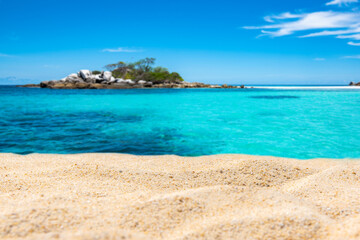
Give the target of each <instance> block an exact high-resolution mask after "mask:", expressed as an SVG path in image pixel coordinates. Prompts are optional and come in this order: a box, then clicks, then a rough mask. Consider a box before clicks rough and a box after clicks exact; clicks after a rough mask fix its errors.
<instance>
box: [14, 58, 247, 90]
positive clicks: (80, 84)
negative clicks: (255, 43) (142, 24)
mask: <svg viewBox="0 0 360 240" xmlns="http://www.w3.org/2000/svg"><path fill="white" fill-rule="evenodd" d="M155 60H156V59H155V58H145V59H141V60H139V61H137V62H134V63H125V62H123V61H120V62H118V63H114V64H108V65H106V66H105V68H106V69H107V71H97V70H95V71H90V70H80V71H79V72H78V73H72V74H70V75H68V76H67V77H65V78H63V79H61V80H52V81H43V82H41V83H40V84H27V85H20V86H19V87H41V88H51V89H134V88H245V86H244V85H242V86H231V85H227V84H223V85H211V84H205V83H198V82H194V83H189V82H185V81H184V79H183V78H182V77H181V76H180V74H179V73H177V72H169V70H168V69H167V68H164V67H153V65H154V64H155Z"/></svg>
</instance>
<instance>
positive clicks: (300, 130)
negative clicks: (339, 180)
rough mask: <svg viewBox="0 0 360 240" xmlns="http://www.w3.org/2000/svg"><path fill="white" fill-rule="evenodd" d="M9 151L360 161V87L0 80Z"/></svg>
mask: <svg viewBox="0 0 360 240" xmlns="http://www.w3.org/2000/svg"><path fill="white" fill-rule="evenodd" d="M0 114H1V117H0V152H12V153H19V154H28V153H84V152H118V153H130V154H138V155H162V154H176V155H181V156H199V155H210V154H223V153H241V154H253V155H272V156H280V157H292V158H300V159H309V158H360V89H359V90H356V89H312V90H304V89H294V90H291V89H132V90H51V89H36V88H34V89H32V88H16V87H13V86H0Z"/></svg>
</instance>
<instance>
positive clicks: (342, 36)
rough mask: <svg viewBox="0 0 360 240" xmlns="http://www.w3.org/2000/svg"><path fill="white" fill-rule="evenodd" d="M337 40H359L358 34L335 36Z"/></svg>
mask: <svg viewBox="0 0 360 240" xmlns="http://www.w3.org/2000/svg"><path fill="white" fill-rule="evenodd" d="M337 38H341V39H349V38H350V39H354V40H360V34H352V35H340V36H337Z"/></svg>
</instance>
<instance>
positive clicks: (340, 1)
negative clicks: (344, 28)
mask: <svg viewBox="0 0 360 240" xmlns="http://www.w3.org/2000/svg"><path fill="white" fill-rule="evenodd" d="M356 2H358V0H332V1H331V2H328V3H326V5H328V6H329V5H339V6H342V5H348V4H350V3H356Z"/></svg>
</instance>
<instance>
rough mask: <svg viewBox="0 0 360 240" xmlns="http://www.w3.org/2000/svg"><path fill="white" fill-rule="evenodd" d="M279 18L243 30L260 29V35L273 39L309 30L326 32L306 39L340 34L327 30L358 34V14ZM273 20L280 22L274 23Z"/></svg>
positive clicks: (338, 13) (326, 14)
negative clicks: (267, 23) (269, 22)
mask: <svg viewBox="0 0 360 240" xmlns="http://www.w3.org/2000/svg"><path fill="white" fill-rule="evenodd" d="M279 16H281V17H282V18H276V16H275V17H274V16H272V17H269V18H268V20H269V19H271V20H272V21H273V24H269V25H264V26H260V27H245V28H246V29H261V30H262V33H264V34H267V35H270V36H273V37H280V36H286V35H291V34H294V33H296V32H301V31H309V30H327V32H326V31H324V32H320V33H313V34H309V35H305V36H306V37H311V36H320V35H330V34H334V35H335V34H341V33H338V32H336V33H333V32H331V31H329V30H328V29H336V30H337V31H341V32H342V33H360V13H355V12H333V11H325V12H313V13H306V14H299V15H296V17H294V16H295V15H294V16H291V17H288V18H285V17H284V15H283V14H280V15H279ZM294 19H295V20H294ZM275 20H281V21H278V23H276V22H275ZM284 20H285V21H284ZM286 20H288V21H286ZM269 30H273V31H269Z"/></svg>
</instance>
